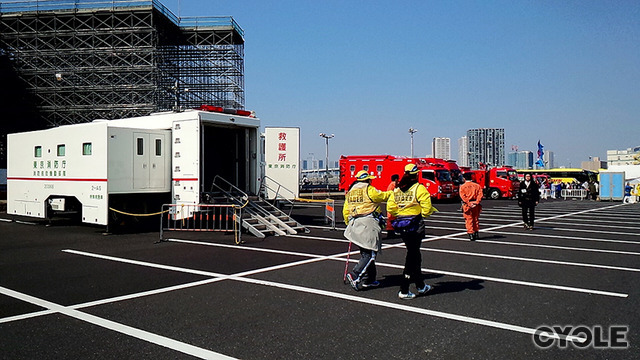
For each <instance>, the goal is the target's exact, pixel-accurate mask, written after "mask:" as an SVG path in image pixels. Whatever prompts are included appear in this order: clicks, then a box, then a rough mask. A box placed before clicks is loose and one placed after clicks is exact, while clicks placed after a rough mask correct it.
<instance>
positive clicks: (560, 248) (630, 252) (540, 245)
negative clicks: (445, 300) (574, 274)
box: [453, 238, 640, 256]
mask: <svg viewBox="0 0 640 360" xmlns="http://www.w3.org/2000/svg"><path fill="white" fill-rule="evenodd" d="M453 240H456V241H464V242H469V239H465V238H457V239H453ZM476 242H477V243H487V244H498V245H510V246H525V247H539V248H545V249H558V250H569V251H586V252H596V253H605V254H620V255H635V256H639V255H640V252H633V251H621V250H606V249H594V248H579V247H569V246H558V245H544V244H532V243H519V242H512V241H495V240H476Z"/></svg>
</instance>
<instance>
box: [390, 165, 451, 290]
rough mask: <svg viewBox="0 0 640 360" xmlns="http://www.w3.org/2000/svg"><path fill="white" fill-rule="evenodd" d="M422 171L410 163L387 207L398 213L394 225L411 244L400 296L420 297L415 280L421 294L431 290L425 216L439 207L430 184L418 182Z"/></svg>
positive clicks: (407, 246) (391, 211) (393, 213)
mask: <svg viewBox="0 0 640 360" xmlns="http://www.w3.org/2000/svg"><path fill="white" fill-rule="evenodd" d="M418 172H419V169H418V167H417V166H416V165H415V164H408V165H406V166H405V168H404V175H403V176H402V179H401V180H400V183H399V184H398V186H397V187H396V188H395V189H394V190H393V195H392V196H391V197H389V200H388V201H387V211H388V212H389V213H390V214H391V215H393V216H395V217H396V219H395V220H394V221H393V228H394V229H395V231H396V233H399V234H400V237H401V238H402V241H403V242H404V245H405V247H406V248H407V256H406V258H405V262H404V270H403V271H402V274H403V279H402V283H401V284H400V291H399V292H398V297H399V298H400V299H413V298H415V297H416V294H414V293H412V292H411V291H409V286H410V285H411V283H412V282H413V283H414V284H415V285H416V289H417V290H418V295H423V294H425V293H426V292H427V291H429V290H431V286H430V285H428V284H425V283H424V279H423V278H422V254H421V253H420V245H421V244H422V239H423V238H424V219H425V218H427V217H429V216H430V215H431V214H433V213H434V212H436V211H438V210H437V209H436V208H435V207H433V206H432V205H431V194H429V191H428V190H427V188H426V187H425V186H424V185H422V184H420V183H419V182H418Z"/></svg>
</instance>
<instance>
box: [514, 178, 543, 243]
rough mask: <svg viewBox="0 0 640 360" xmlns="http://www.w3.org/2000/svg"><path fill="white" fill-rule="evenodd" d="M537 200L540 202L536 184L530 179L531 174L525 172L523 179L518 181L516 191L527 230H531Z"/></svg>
mask: <svg viewBox="0 0 640 360" xmlns="http://www.w3.org/2000/svg"><path fill="white" fill-rule="evenodd" d="M538 202H540V189H539V188H538V184H537V183H536V182H535V181H533V180H532V179H531V174H525V175H524V181H522V182H520V191H518V206H520V207H521V208H522V221H523V222H524V228H525V229H527V230H533V221H534V220H535V208H536V205H538Z"/></svg>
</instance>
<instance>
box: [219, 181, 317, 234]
mask: <svg viewBox="0 0 640 360" xmlns="http://www.w3.org/2000/svg"><path fill="white" fill-rule="evenodd" d="M214 189H217V191H215V192H214V191H213V190H214ZM211 194H221V196H222V198H218V197H215V198H212V199H211V200H213V201H215V202H220V201H225V202H230V203H233V204H237V205H240V206H242V207H243V211H242V219H241V220H242V227H243V228H245V229H247V231H249V232H250V233H251V234H253V235H254V236H257V237H259V238H264V237H266V236H267V235H275V236H280V235H293V234H297V233H298V231H304V232H309V229H307V228H305V227H304V226H302V225H301V224H300V223H298V222H297V221H295V220H294V219H293V218H291V216H289V214H286V213H285V212H283V211H282V210H280V209H279V208H277V207H276V206H274V205H272V204H271V203H269V202H268V201H266V200H265V199H262V198H260V197H253V198H251V197H249V196H248V195H247V194H246V193H245V192H244V191H242V190H240V189H239V188H237V187H236V186H234V185H233V184H231V183H230V182H228V181H227V180H225V179H223V178H222V177H220V176H217V175H216V177H215V178H214V179H213V184H212V192H211Z"/></svg>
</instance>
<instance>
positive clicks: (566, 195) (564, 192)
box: [561, 189, 587, 200]
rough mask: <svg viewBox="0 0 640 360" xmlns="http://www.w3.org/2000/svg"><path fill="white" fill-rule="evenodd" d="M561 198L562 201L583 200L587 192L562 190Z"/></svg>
mask: <svg viewBox="0 0 640 360" xmlns="http://www.w3.org/2000/svg"><path fill="white" fill-rule="evenodd" d="M561 196H562V198H563V199H565V200H567V198H579V199H580V200H584V199H585V198H586V197H587V190H585V189H562V192H561Z"/></svg>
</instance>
